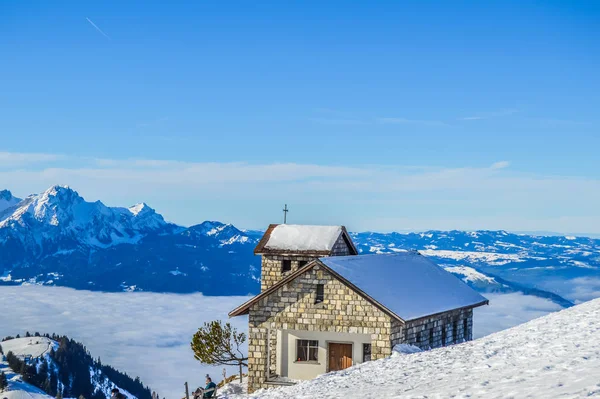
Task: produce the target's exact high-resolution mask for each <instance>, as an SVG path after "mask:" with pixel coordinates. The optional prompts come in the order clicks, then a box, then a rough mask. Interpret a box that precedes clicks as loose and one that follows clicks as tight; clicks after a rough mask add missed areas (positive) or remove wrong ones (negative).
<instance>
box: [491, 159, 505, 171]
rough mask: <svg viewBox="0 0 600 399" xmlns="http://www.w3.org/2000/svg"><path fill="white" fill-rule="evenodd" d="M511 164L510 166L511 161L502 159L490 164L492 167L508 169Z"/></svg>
mask: <svg viewBox="0 0 600 399" xmlns="http://www.w3.org/2000/svg"><path fill="white" fill-rule="evenodd" d="M509 166H510V162H508V161H500V162H495V163H493V164H492V166H490V169H506V168H508V167H509Z"/></svg>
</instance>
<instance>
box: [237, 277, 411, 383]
mask: <svg viewBox="0 0 600 399" xmlns="http://www.w3.org/2000/svg"><path fill="white" fill-rule="evenodd" d="M317 284H323V285H324V301H323V302H321V303H317V304H315V294H316V290H315V287H316V285H317ZM394 323H395V326H394V327H395V328H394V329H393V328H392V324H394ZM398 323H399V322H397V321H394V322H392V318H391V317H390V316H389V315H387V314H386V313H384V312H382V311H381V310H379V309H378V308H377V307H375V306H374V305H373V304H372V303H370V302H368V301H367V300H366V299H364V298H363V297H362V296H360V295H359V294H358V293H356V292H354V291H353V290H351V289H350V288H348V287H347V286H345V285H344V284H342V283H341V282H340V281H339V280H337V279H336V278H334V277H333V276H332V275H331V274H329V273H328V272H327V271H325V270H323V269H322V268H321V267H320V266H319V265H317V266H315V267H314V268H312V269H311V270H309V271H307V272H306V273H305V274H303V275H300V276H298V277H297V278H296V279H295V280H293V281H292V282H290V283H288V284H286V285H285V286H282V287H280V288H279V289H278V290H277V291H276V292H274V293H272V294H271V295H269V296H267V297H266V298H263V299H262V300H261V301H259V302H257V303H255V304H254V305H253V306H252V307H251V308H250V314H249V334H248V338H249V339H248V344H249V346H248V353H249V359H248V390H249V391H250V392H252V391H255V390H257V389H259V388H265V387H268V386H269V385H268V383H267V381H266V380H267V376H268V375H270V374H271V373H272V371H273V370H274V363H275V357H274V356H273V354H274V352H275V348H276V335H275V334H273V331H276V330H277V329H284V330H285V329H290V330H306V331H322V332H340V333H357V334H370V335H371V356H372V359H373V360H375V359H381V358H384V357H387V356H389V355H390V354H391V352H392V345H391V344H392V333H393V332H394V333H395V334H396V335H397V334H401V333H402V332H401V331H402V326H401V325H399V324H398ZM267 334H271V338H270V340H267ZM268 341H270V342H271V348H270V351H268V350H267V342H268ZM269 352H270V353H271V358H270V359H269V360H270V362H268V361H267V355H268V353H269ZM268 363H270V364H271V370H267V367H268Z"/></svg>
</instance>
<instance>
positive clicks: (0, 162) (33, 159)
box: [0, 151, 64, 167]
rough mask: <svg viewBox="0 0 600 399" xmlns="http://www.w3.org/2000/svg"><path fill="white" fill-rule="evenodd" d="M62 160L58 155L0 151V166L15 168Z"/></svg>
mask: <svg viewBox="0 0 600 399" xmlns="http://www.w3.org/2000/svg"><path fill="white" fill-rule="evenodd" d="M61 159H64V157H63V156H62V155H59V154H43V153H31V152H29V153H27V152H6V151H0V166H7V167H15V166H23V165H28V164H36V163H44V162H53V161H58V160H61Z"/></svg>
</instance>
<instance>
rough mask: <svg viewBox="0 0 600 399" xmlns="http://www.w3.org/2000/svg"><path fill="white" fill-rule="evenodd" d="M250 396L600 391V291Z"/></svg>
mask: <svg viewBox="0 0 600 399" xmlns="http://www.w3.org/2000/svg"><path fill="white" fill-rule="evenodd" d="M242 397H246V396H245V395H243V396H242V395H229V396H227V398H229V399H237V398H242ZM250 397H252V398H265V399H275V398H286V399H287V398H345V399H352V398H361V399H363V398H544V399H548V398H559V397H560V398H584V397H585V398H600V299H597V300H594V301H591V302H587V303H584V304H581V305H578V306H575V307H572V308H569V309H566V310H563V311H560V312H556V313H552V314H550V315H548V316H545V317H541V318H539V319H536V320H532V321H530V322H528V323H525V324H523V325H520V326H517V327H514V328H511V329H508V330H505V331H501V332H498V333H495V334H492V335H489V336H487V337H484V338H481V339H478V340H475V341H471V342H467V343H463V344H459V345H454V346H450V347H446V348H440V349H435V350H431V351H426V352H421V353H414V354H409V355H400V356H394V357H392V358H389V359H384V360H379V361H374V362H369V363H364V364H361V365H358V366H355V367H352V368H350V369H347V370H344V371H341V372H336V373H330V374H326V375H323V376H321V377H318V378H316V379H314V380H312V381H305V382H302V383H300V384H298V385H295V386H291V387H285V388H279V389H273V390H261V391H258V392H256V393H254V394H253V395H251V396H250Z"/></svg>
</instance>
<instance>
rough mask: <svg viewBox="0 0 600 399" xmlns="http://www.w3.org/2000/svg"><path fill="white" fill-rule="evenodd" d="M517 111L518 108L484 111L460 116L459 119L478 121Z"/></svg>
mask: <svg viewBox="0 0 600 399" xmlns="http://www.w3.org/2000/svg"><path fill="white" fill-rule="evenodd" d="M517 112H518V110H516V109H502V110H499V111H492V112H482V113H480V114H476V115H470V116H465V117H462V118H458V120H459V121H478V120H482V119H489V118H497V117H501V116H509V115H513V114H515V113H517Z"/></svg>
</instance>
